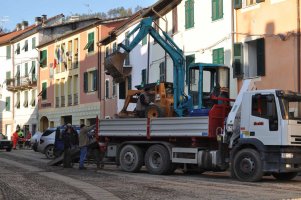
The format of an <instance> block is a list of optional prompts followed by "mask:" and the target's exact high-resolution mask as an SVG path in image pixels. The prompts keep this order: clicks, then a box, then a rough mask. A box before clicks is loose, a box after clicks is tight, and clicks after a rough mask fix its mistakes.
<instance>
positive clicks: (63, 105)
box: [61, 96, 65, 107]
mask: <svg viewBox="0 0 301 200" xmlns="http://www.w3.org/2000/svg"><path fill="white" fill-rule="evenodd" d="M61 107H65V96H61Z"/></svg>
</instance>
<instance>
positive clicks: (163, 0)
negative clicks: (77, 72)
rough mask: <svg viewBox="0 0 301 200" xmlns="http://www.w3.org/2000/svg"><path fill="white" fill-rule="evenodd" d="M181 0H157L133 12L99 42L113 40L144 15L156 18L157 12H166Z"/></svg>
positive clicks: (161, 14) (104, 42) (162, 13)
mask: <svg viewBox="0 0 301 200" xmlns="http://www.w3.org/2000/svg"><path fill="white" fill-rule="evenodd" d="M181 1H182V0H159V1H157V2H156V3H155V4H153V5H152V6H150V7H148V8H144V9H142V10H140V11H138V12H136V13H135V14H133V15H132V16H131V17H130V18H129V19H128V20H126V21H125V22H124V24H122V25H120V26H119V27H116V28H115V29H114V30H112V31H111V32H110V33H109V36H108V37H106V38H104V39H103V40H101V41H99V43H103V44H107V43H109V42H111V41H114V40H115V38H116V36H118V35H120V34H121V33H122V32H123V31H124V30H125V29H127V28H128V27H130V26H132V25H134V24H136V23H138V22H139V21H140V20H141V19H142V18H144V17H150V16H154V18H158V16H157V14H156V13H158V14H159V15H160V16H163V15H165V14H167V13H168V12H169V11H170V10H172V9H173V8H174V7H176V6H177V5H178V4H179V3H180V2H181Z"/></svg>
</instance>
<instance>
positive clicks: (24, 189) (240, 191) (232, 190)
mask: <svg viewBox="0 0 301 200" xmlns="http://www.w3.org/2000/svg"><path fill="white" fill-rule="evenodd" d="M48 161H49V160H47V159H46V158H45V156H44V155H43V154H40V153H36V152H33V151H31V150H16V151H12V152H5V151H1V152H0V177H1V179H0V199H12V200H18V199H22V200H25V199H52V200H55V199H107V200H110V199H112V200H113V199H141V200H142V199H143V200H148V199H149V200H151V199H185V200H189V199H292V198H294V199H295V198H301V190H300V188H301V177H297V179H296V180H294V181H289V182H279V181H276V180H274V179H273V178H271V177H265V178H264V180H263V181H262V182H259V183H241V182H238V181H235V180H231V179H230V178H229V175H228V174H227V173H205V174H203V175H184V174H182V173H181V172H180V171H176V174H174V175H171V176H154V175H150V174H147V173H146V172H143V171H142V172H141V173H137V174H129V173H125V172H122V171H120V169H118V168H117V167H116V166H105V168H104V169H103V170H98V171H97V170H96V169H95V165H93V164H89V165H87V167H88V169H87V170H85V171H79V170H78V169H77V167H78V165H77V164H75V166H74V168H73V169H63V168H62V167H61V166H58V167H49V166H47V165H46V163H47V162H48Z"/></svg>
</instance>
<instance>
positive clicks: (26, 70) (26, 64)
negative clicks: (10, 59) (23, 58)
mask: <svg viewBox="0 0 301 200" xmlns="http://www.w3.org/2000/svg"><path fill="white" fill-rule="evenodd" d="M25 76H28V63H25Z"/></svg>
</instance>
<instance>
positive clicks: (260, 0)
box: [256, 0, 264, 3]
mask: <svg viewBox="0 0 301 200" xmlns="http://www.w3.org/2000/svg"><path fill="white" fill-rule="evenodd" d="M261 2H264V0H256V3H261Z"/></svg>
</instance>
